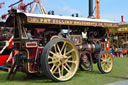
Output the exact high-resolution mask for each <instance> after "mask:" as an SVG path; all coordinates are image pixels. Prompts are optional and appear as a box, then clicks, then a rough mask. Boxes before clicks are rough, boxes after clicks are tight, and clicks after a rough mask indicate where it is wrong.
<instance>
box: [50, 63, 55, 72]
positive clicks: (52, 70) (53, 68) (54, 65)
mask: <svg viewBox="0 0 128 85" xmlns="http://www.w3.org/2000/svg"><path fill="white" fill-rule="evenodd" d="M55 66H56V65H55V64H53V66H52V68H51V72H52V71H53V69H54V68H55Z"/></svg>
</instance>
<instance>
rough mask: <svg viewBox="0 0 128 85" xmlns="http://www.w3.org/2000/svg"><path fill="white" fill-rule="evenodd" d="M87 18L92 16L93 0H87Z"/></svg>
mask: <svg viewBox="0 0 128 85" xmlns="http://www.w3.org/2000/svg"><path fill="white" fill-rule="evenodd" d="M88 18H94V16H93V0H89V16H88Z"/></svg>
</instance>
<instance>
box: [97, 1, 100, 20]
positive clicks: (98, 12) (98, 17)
mask: <svg viewBox="0 0 128 85" xmlns="http://www.w3.org/2000/svg"><path fill="white" fill-rule="evenodd" d="M96 19H100V2H99V0H96Z"/></svg>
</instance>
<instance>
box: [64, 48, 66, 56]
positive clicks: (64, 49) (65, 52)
mask: <svg viewBox="0 0 128 85" xmlns="http://www.w3.org/2000/svg"><path fill="white" fill-rule="evenodd" d="M64 55H66V47H65V48H64Z"/></svg>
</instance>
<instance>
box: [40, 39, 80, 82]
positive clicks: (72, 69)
mask: <svg viewBox="0 0 128 85" xmlns="http://www.w3.org/2000/svg"><path fill="white" fill-rule="evenodd" d="M41 66H42V69H43V71H44V73H45V75H46V76H47V77H49V78H51V79H52V80H54V81H67V80H70V79H71V78H73V76H74V75H75V74H76V72H77V69H78V67H79V55H78V51H77V49H76V47H75V46H74V44H73V43H72V42H71V41H69V40H67V39H63V38H58V39H54V40H51V41H50V42H49V43H48V44H47V45H46V46H45V48H44V49H43V53H42V56H41Z"/></svg>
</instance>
